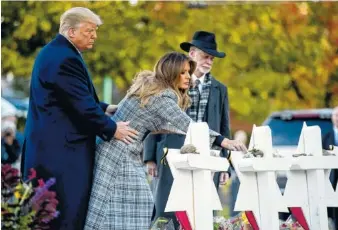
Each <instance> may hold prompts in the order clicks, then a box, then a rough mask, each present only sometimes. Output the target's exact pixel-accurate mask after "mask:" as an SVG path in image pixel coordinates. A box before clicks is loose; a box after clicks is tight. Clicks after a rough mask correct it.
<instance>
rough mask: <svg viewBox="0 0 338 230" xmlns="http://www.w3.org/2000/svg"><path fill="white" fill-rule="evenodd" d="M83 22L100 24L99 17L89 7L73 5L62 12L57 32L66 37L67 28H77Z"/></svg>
mask: <svg viewBox="0 0 338 230" xmlns="http://www.w3.org/2000/svg"><path fill="white" fill-rule="evenodd" d="M83 22H91V23H94V24H96V25H97V26H100V25H102V21H101V19H100V17H99V16H98V15H96V14H95V13H94V12H92V11H91V10H90V9H88V8H84V7H74V8H71V9H69V10H67V11H66V12H64V13H63V14H62V16H61V19H60V28H59V33H60V34H62V35H63V36H65V37H68V33H67V32H68V30H69V29H70V28H77V27H78V26H79V25H80V24H81V23H83Z"/></svg>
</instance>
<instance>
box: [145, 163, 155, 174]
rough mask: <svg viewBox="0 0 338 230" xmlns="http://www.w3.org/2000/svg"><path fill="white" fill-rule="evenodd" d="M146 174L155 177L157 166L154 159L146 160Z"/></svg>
mask: <svg viewBox="0 0 338 230" xmlns="http://www.w3.org/2000/svg"><path fill="white" fill-rule="evenodd" d="M146 164H147V170H148V174H149V175H150V176H152V177H157V166H156V163H155V162H154V161H148V162H147V163H146Z"/></svg>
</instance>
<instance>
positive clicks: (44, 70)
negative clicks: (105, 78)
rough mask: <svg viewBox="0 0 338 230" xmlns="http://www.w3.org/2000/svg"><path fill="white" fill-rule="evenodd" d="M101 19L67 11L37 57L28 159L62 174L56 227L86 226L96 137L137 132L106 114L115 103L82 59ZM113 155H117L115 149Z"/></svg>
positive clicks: (27, 164) (46, 172) (25, 164)
mask: <svg viewBox="0 0 338 230" xmlns="http://www.w3.org/2000/svg"><path fill="white" fill-rule="evenodd" d="M101 24H102V22H101V19H100V18H99V16H97V15H96V14H94V13H93V12H92V11H90V10H89V9H87V8H82V7H75V8H72V9H70V10H68V11H66V12H65V13H64V14H63V15H62V16H61V20H60V29H59V34H58V35H57V36H56V37H55V38H54V40H52V41H51V42H49V43H48V44H47V45H46V46H44V47H43V48H42V49H41V51H40V52H39V54H38V55H37V57H36V60H35V63H34V67H33V72H32V78H31V85H30V101H29V110H28V117H27V122H26V127H25V140H24V148H23V158H22V169H21V170H22V172H23V175H24V177H27V174H28V173H29V169H30V168H35V169H36V171H37V176H38V177H42V178H43V179H48V178H50V177H54V178H56V184H55V185H54V186H53V187H52V188H51V190H54V191H56V196H57V199H58V200H59V205H58V207H57V208H58V210H59V211H60V216H59V217H58V218H57V219H56V220H55V221H53V222H52V223H51V224H52V226H51V229H55V230H56V229H58V230H59V229H63V230H65V229H69V230H82V229H83V227H84V221H85V218H86V213H87V206H88V201H89V195H90V190H91V186H92V174H93V164H94V153H95V138H96V136H100V137H101V138H102V139H103V140H105V141H109V140H110V139H111V138H113V137H114V138H117V139H119V140H122V141H125V142H129V141H130V140H131V139H130V138H132V137H133V136H134V135H135V132H136V131H134V130H131V129H129V126H128V124H129V123H128V122H120V123H115V122H114V121H112V120H111V119H110V117H109V116H107V115H106V114H105V113H111V112H113V111H114V109H115V107H114V106H113V105H107V104H104V103H100V102H99V100H98V97H97V95H96V93H95V89H94V86H93V83H92V80H91V78H90V75H89V72H88V70H87V67H86V64H85V62H84V60H83V57H82V54H81V53H82V52H83V51H85V50H88V49H91V48H92V47H93V45H94V42H95V40H96V38H97V34H96V30H97V27H98V26H99V25H101ZM112 154H113V153H112Z"/></svg>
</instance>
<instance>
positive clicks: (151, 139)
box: [143, 134, 160, 163]
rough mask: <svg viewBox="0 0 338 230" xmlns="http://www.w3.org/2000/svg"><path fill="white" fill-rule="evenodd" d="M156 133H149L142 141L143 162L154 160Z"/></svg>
mask: <svg viewBox="0 0 338 230" xmlns="http://www.w3.org/2000/svg"><path fill="white" fill-rule="evenodd" d="M158 135H160V134H149V135H148V136H147V137H146V139H145V140H144V142H143V162H144V163H146V162H147V161H154V162H156V146H157V142H158Z"/></svg>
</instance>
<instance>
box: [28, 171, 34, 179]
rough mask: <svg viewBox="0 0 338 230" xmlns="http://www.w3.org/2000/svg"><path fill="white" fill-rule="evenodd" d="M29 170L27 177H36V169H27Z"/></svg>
mask: <svg viewBox="0 0 338 230" xmlns="http://www.w3.org/2000/svg"><path fill="white" fill-rule="evenodd" d="M29 172H30V174H29V176H28V179H30V180H32V179H34V178H36V170H35V169H33V168H31V169H30V170H29Z"/></svg>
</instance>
